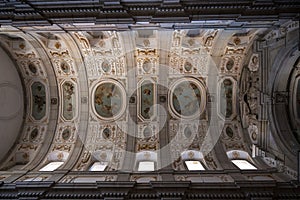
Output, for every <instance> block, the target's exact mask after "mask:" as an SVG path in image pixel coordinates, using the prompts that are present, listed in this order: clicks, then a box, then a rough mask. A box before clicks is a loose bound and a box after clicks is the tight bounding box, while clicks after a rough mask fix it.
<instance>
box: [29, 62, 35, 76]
mask: <svg viewBox="0 0 300 200" xmlns="http://www.w3.org/2000/svg"><path fill="white" fill-rule="evenodd" d="M28 68H29V70H30V71H31V73H33V74H36V72H37V68H36V66H35V64H34V63H30V64H29V65H28Z"/></svg>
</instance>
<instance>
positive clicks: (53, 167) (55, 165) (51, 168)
mask: <svg viewBox="0 0 300 200" xmlns="http://www.w3.org/2000/svg"><path fill="white" fill-rule="evenodd" d="M63 164H64V162H62V161H55V162H50V163H48V164H47V165H45V166H44V167H42V168H41V169H40V170H39V171H40V172H45V171H47V172H52V171H54V170H56V169H57V168H59V167H60V166H62V165H63Z"/></svg>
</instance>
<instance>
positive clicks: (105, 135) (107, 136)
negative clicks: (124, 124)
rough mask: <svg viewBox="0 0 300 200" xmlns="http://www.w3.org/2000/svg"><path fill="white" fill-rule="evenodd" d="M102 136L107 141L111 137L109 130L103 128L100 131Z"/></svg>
mask: <svg viewBox="0 0 300 200" xmlns="http://www.w3.org/2000/svg"><path fill="white" fill-rule="evenodd" d="M102 136H103V138H104V139H108V138H109V137H110V136H111V130H110V129H109V128H105V129H104V130H103V131H102Z"/></svg>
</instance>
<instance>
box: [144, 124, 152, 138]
mask: <svg viewBox="0 0 300 200" xmlns="http://www.w3.org/2000/svg"><path fill="white" fill-rule="evenodd" d="M143 134H144V137H145V138H149V137H151V136H152V129H151V128H150V127H149V126H147V127H146V128H145V129H144V131H143Z"/></svg>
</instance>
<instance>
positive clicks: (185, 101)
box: [172, 81, 202, 117]
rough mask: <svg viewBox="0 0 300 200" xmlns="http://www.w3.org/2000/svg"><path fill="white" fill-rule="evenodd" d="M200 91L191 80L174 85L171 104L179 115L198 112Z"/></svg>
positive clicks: (191, 114) (190, 114)
mask: <svg viewBox="0 0 300 200" xmlns="http://www.w3.org/2000/svg"><path fill="white" fill-rule="evenodd" d="M201 101H202V99H201V91H200V88H198V86H197V85H196V84H195V83H194V82H192V81H184V82H181V83H179V84H178V85H176V87H175V88H174V90H173V94H172V105H173V108H174V110H175V112H176V113H177V114H178V115H181V116H186V117H188V116H193V115H195V114H197V113H199V112H200V107H201V106H200V105H201Z"/></svg>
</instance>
